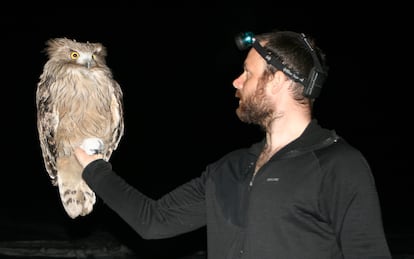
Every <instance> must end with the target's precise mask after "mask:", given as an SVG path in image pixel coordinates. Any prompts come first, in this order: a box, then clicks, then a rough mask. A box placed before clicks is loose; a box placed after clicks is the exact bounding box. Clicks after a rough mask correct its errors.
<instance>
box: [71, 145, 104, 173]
mask: <svg viewBox="0 0 414 259" xmlns="http://www.w3.org/2000/svg"><path fill="white" fill-rule="evenodd" d="M74 153H75V156H76V159H78V161H79V163H80V164H81V165H82V167H83V168H85V167H86V166H87V165H88V164H89V163H91V162H92V161H95V160H98V159H101V158H103V155H102V154H93V155H88V154H87V153H86V152H85V150H83V149H82V148H80V147H76V148H75V150H74Z"/></svg>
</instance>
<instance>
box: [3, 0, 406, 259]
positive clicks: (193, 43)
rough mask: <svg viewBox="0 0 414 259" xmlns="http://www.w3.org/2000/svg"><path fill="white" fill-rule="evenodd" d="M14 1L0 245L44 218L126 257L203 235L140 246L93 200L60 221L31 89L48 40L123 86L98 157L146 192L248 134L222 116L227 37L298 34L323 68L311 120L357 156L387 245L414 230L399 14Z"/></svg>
mask: <svg viewBox="0 0 414 259" xmlns="http://www.w3.org/2000/svg"><path fill="white" fill-rule="evenodd" d="M15 4H16V9H13V10H12V11H5V12H4V14H3V16H2V17H1V18H0V19H1V20H0V21H1V28H2V37H1V52H2V54H1V60H2V76H1V79H2V82H1V88H2V94H1V96H2V99H3V100H2V102H1V112H2V125H1V130H2V131H1V132H2V137H3V141H2V143H3V151H2V155H1V162H2V163H1V164H2V167H3V169H2V172H1V173H2V178H1V185H2V188H0V194H1V196H0V197H1V198H2V199H1V203H0V204H1V205H0V213H1V214H2V215H3V217H4V220H3V222H2V223H0V224H1V225H0V226H1V227H2V228H3V229H4V230H1V229H0V238H1V240H8V239H9V240H10V239H28V238H29V239H30V238H38V237H37V236H36V235H37V234H38V232H39V231H38V230H37V229H36V226H37V227H38V226H42V228H43V225H44V224H55V225H58V226H59V227H61V228H62V229H63V230H64V232H65V233H66V234H68V235H70V236H71V237H72V238H78V237H85V236H88V235H89V234H90V233H91V232H93V231H95V230H96V229H102V228H103V229H105V231H108V232H110V233H111V234H113V235H114V236H115V237H116V238H118V239H119V240H121V242H123V243H125V244H127V245H128V246H129V247H131V248H133V249H136V250H137V251H139V253H141V254H146V255H152V256H155V255H159V257H160V258H161V256H166V258H172V257H174V256H180V255H182V254H185V253H189V252H192V251H197V250H203V249H204V247H205V236H204V229H200V230H198V231H195V232H193V233H188V234H184V235H181V236H179V237H176V238H171V239H166V240H142V239H141V238H140V237H139V236H138V235H137V234H136V233H134V232H133V231H132V230H131V229H130V228H129V227H128V226H127V225H126V224H125V223H124V222H123V221H122V220H121V219H120V218H118V216H117V215H115V213H114V212H112V211H111V210H109V209H108V208H107V207H106V206H105V204H103V203H102V201H100V200H98V202H97V204H96V205H95V209H94V211H93V213H92V214H90V215H88V216H86V217H82V218H77V219H75V220H72V219H69V218H68V216H67V215H66V214H65V212H64V210H63V208H62V206H61V204H60V200H59V197H58V193H57V189H56V188H55V187H53V186H52V185H51V184H50V181H49V178H48V176H47V173H46V171H45V169H44V166H43V160H42V156H41V150H40V146H39V142H38V138H37V129H36V107H35V91H36V86H37V82H38V78H39V75H40V74H41V72H42V68H43V64H44V63H45V62H46V56H45V54H44V53H43V52H42V51H43V48H44V47H45V42H46V41H47V40H48V39H49V38H53V37H68V38H73V39H76V40H78V41H91V42H101V43H103V44H104V45H105V46H106V47H107V50H108V58H107V63H108V65H109V66H110V67H111V69H112V71H113V74H114V77H115V79H116V80H118V82H119V83H120V85H121V87H122V89H123V92H124V104H125V107H124V109H125V127H126V128H125V135H124V137H123V139H122V140H121V143H120V145H119V148H118V150H116V151H115V152H114V154H113V156H112V158H111V161H112V164H113V166H114V168H115V170H116V171H117V172H118V173H119V174H120V175H122V176H123V177H124V178H125V179H127V180H128V182H129V183H131V184H132V185H134V186H136V187H137V188H139V189H140V190H141V191H142V192H144V193H145V194H147V195H148V196H150V197H153V198H157V197H160V196H161V195H162V194H164V193H166V192H168V191H170V190H171V189H173V188H174V187H176V186H178V185H180V184H182V183H184V182H185V181H187V180H189V179H191V178H192V177H195V176H198V175H199V174H200V173H201V172H202V171H203V169H204V168H205V166H206V165H207V164H208V163H210V162H213V161H215V160H216V159H218V158H220V157H221V156H222V155H224V154H225V153H227V152H229V151H231V150H233V149H235V148H239V147H246V146H249V145H250V144H251V143H252V142H254V141H257V140H259V139H260V138H261V137H262V135H261V133H260V132H259V130H258V128H256V127H255V126H252V125H245V124H243V123H241V122H240V121H239V120H238V119H237V116H236V114H235V112H234V111H235V109H236V107H237V100H236V98H235V97H234V93H235V90H234V88H233V87H232V80H233V79H235V78H236V77H237V76H238V75H239V73H240V72H241V71H242V62H243V59H244V53H241V52H239V51H238V50H237V48H236V46H235V44H234V41H233V38H234V36H235V35H236V34H237V33H238V32H241V31H246V30H251V31H254V32H256V33H260V32H265V31H269V30H272V29H275V28H277V29H287V30H294V31H298V32H305V33H307V34H309V35H312V36H313V37H315V38H316V39H317V42H318V43H319V46H320V47H321V48H322V49H324V50H325V52H326V54H327V57H328V61H329V65H330V74H329V78H328V81H327V83H326V85H325V86H324V89H323V91H322V94H321V96H320V98H319V99H318V100H317V102H316V106H315V116H316V118H318V120H319V122H320V124H322V125H323V126H325V127H327V128H332V129H335V130H336V131H337V133H338V134H339V135H341V136H343V137H344V138H345V139H347V140H348V142H350V143H351V144H352V145H354V146H355V147H357V148H358V149H360V150H361V151H362V152H363V154H364V155H365V156H366V158H367V159H368V161H369V163H370V165H371V167H372V171H373V174H374V176H375V179H376V184H377V187H378V193H379V196H380V201H381V206H382V210H383V219H384V227H385V231H386V233H387V237H388V239H389V242H390V246H391V248H392V251H393V252H395V253H400V252H401V253H402V252H405V250H406V249H408V248H407V247H404V246H403V244H406V243H407V238H410V237H411V238H412V236H413V235H414V224H413V222H412V218H413V216H414V213H413V212H412V209H411V207H412V197H413V177H412V169H411V167H409V165H410V164H411V163H410V162H411V156H412V151H411V147H412V145H411V143H412V141H411V135H410V134H411V124H412V122H411V121H412V108H411V106H410V104H411V102H412V101H411V100H412V98H411V93H412V87H413V83H412V79H411V78H412V64H411V63H412V62H411V56H412V54H411V52H412V50H413V48H412V44H411V43H410V38H411V35H410V28H409V24H410V22H409V20H410V14H408V9H407V8H405V7H403V6H398V5H397V4H395V5H393V6H394V7H390V6H387V7H382V8H381V7H380V6H376V7H375V8H374V9H375V10H374V9H371V8H366V9H361V7H359V6H358V5H355V6H346V5H343V6H341V5H338V6H337V7H335V8H331V7H326V6H325V7H323V8H322V7H321V8H306V7H303V8H300V9H298V6H295V5H292V6H291V7H280V6H278V4H276V3H275V4H271V5H268V4H265V3H263V6H251V5H246V6H244V7H234V8H225V7H223V6H222V5H221V4H217V3H215V4H211V5H209V6H201V5H200V6H196V5H193V6H185V5H183V6H182V7H177V6H175V7H172V6H170V7H167V6H162V5H161V4H160V6H157V5H156V4H153V6H152V7H142V6H139V5H138V4H129V3H121V2H118V3H113V4H111V5H107V6H103V7H96V6H95V4H89V5H86V6H81V4H67V5H66V4H64V5H62V6H52V10H49V11H48V10H46V9H42V8H38V9H37V8H36V9H33V10H30V8H25V9H24V10H25V11H24V12H23V11H21V9H19V4H18V3H15ZM96 5H97V4H96ZM38 7H39V6H38ZM23 222H24V223H23ZM39 222H40V223H39ZM46 229H47V227H46V226H45V230H44V231H41V232H42V234H43V238H56V236H57V235H58V234H57V233H55V232H54V231H53V229H52V230H46ZM410 245H412V244H410ZM410 245H409V246H410ZM409 246H408V247H409Z"/></svg>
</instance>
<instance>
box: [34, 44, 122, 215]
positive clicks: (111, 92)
mask: <svg viewBox="0 0 414 259" xmlns="http://www.w3.org/2000/svg"><path fill="white" fill-rule="evenodd" d="M44 51H45V52H46V53H47V56H48V59H47V62H46V63H45V64H44V67H43V72H42V74H41V75H40V77H39V82H38V83H37V89H36V108H37V129H38V136H39V140H40V147H41V151H42V156H43V162H44V166H45V169H46V171H47V174H48V178H50V180H51V183H52V185H53V186H57V188H58V190H59V196H60V200H61V202H62V204H63V208H64V209H65V211H66V213H67V214H68V215H69V216H70V217H71V218H72V219H74V218H76V217H78V216H85V215H87V214H89V213H91V211H92V210H93V206H94V204H95V202H96V196H95V193H94V192H93V191H92V190H91V189H90V187H89V186H88V185H87V184H86V183H85V182H84V181H83V179H82V175H81V174H82V170H83V169H82V167H81V165H80V164H79V163H78V161H77V159H76V157H75V156H74V153H73V150H74V148H75V147H77V146H81V145H82V143H83V141H84V140H85V139H90V138H97V139H100V140H101V141H102V142H103V150H101V153H102V155H103V159H104V160H106V161H108V160H109V159H110V157H111V155H112V152H113V151H114V150H116V149H117V147H118V144H119V142H120V140H121V138H122V136H123V135H124V117H123V93H122V89H121V87H120V85H119V83H118V82H117V81H115V79H114V78H113V74H112V71H111V69H110V68H109V67H108V66H107V64H106V55H107V51H106V48H105V46H103V45H102V44H101V43H90V42H78V41H76V40H71V39H68V38H54V39H49V40H48V41H47V42H46V47H45V49H44Z"/></svg>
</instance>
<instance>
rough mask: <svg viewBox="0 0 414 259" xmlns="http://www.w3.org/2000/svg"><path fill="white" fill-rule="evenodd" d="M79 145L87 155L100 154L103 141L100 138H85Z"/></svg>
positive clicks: (102, 148) (103, 146)
mask: <svg viewBox="0 0 414 259" xmlns="http://www.w3.org/2000/svg"><path fill="white" fill-rule="evenodd" d="M80 147H81V148H82V149H83V150H85V152H86V153H87V154H88V155H95V154H102V153H103V150H104V148H105V145H104V142H103V141H102V140H101V139H100V138H86V139H84V140H83V142H82V144H81V145H80Z"/></svg>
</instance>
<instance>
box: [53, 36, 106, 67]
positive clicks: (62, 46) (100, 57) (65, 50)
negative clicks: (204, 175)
mask: <svg viewBox="0 0 414 259" xmlns="http://www.w3.org/2000/svg"><path fill="white" fill-rule="evenodd" d="M46 45H47V47H46V49H45V51H46V53H47V55H48V56H49V59H50V60H54V61H59V62H67V63H71V64H77V65H82V66H85V67H87V68H92V67H94V66H99V65H105V62H106V61H105V58H106V54H107V53H106V48H105V47H104V46H103V45H102V44H101V43H90V42H77V41H76V40H71V39H68V38H54V39H50V40H48V41H47V42H46Z"/></svg>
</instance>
